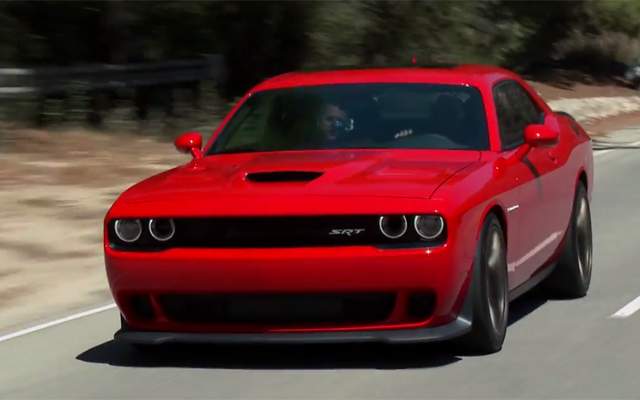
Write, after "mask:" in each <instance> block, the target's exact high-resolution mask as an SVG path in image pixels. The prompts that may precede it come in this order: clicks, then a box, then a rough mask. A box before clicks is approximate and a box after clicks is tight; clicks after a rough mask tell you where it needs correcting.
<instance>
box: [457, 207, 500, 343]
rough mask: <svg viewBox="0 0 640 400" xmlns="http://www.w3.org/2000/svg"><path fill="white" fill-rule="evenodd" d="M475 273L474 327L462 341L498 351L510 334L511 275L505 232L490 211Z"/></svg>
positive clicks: (477, 251) (478, 247) (473, 284)
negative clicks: (508, 268)
mask: <svg viewBox="0 0 640 400" xmlns="http://www.w3.org/2000/svg"><path fill="white" fill-rule="evenodd" d="M473 273H474V277H473V281H472V286H471V287H470V290H471V292H470V294H469V295H471V296H473V322H472V328H471V332H470V333H469V334H467V335H466V336H463V337H462V338H461V342H460V344H461V345H462V347H463V348H464V349H465V350H468V351H472V352H474V353H481V354H491V353H496V352H498V351H500V350H501V349H502V345H503V343H504V340H505V337H506V334H507V322H508V317H509V279H508V278H509V276H508V271H507V246H506V242H505V239H504V232H503V230H502V225H501V224H500V221H499V220H498V217H497V216H496V215H495V214H489V215H488V216H487V218H486V219H485V221H484V223H483V225H482V230H481V233H480V240H478V245H477V249H476V257H475V261H474V271H473Z"/></svg>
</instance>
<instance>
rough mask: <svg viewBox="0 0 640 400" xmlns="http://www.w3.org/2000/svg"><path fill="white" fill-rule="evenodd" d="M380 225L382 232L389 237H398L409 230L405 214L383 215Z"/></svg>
mask: <svg viewBox="0 0 640 400" xmlns="http://www.w3.org/2000/svg"><path fill="white" fill-rule="evenodd" d="M378 225H379V227H380V232H382V234H383V235H385V236H386V237H388V238H389V239H398V238H399V237H400V236H402V235H404V234H405V233H406V232H407V218H406V217H405V216H404V215H390V216H382V217H380V220H379V222H378Z"/></svg>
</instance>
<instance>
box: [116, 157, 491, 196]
mask: <svg viewBox="0 0 640 400" xmlns="http://www.w3.org/2000/svg"><path fill="white" fill-rule="evenodd" d="M479 159H480V152H476V151H455V150H446V151H443V150H349V151H347V150H338V151H326V150H325V151H306V152H281V153H244V154H227V155H215V156H209V157H204V158H201V159H196V160H193V161H192V162H190V163H189V164H186V165H183V166H180V167H177V168H174V169H172V170H169V171H166V172H163V173H161V174H158V175H155V176H153V177H151V178H148V179H146V180H144V181H142V182H140V183H138V184H137V185H134V186H133V187H131V188H130V189H129V190H127V191H126V192H125V193H123V195H122V196H121V200H123V201H126V202H129V203H137V202H149V201H166V200H181V199H183V200H190V199H198V198H216V197H217V198H220V197H233V196H366V197H372V196H373V197H405V198H429V197H431V195H432V194H433V193H434V191H435V190H436V189H437V188H438V187H439V186H440V185H441V184H442V183H443V182H445V181H446V180H447V179H449V178H450V177H452V176H453V175H454V174H456V173H457V172H458V171H461V170H462V169H464V168H465V167H467V166H468V165H470V164H472V163H474V162H477V161H479Z"/></svg>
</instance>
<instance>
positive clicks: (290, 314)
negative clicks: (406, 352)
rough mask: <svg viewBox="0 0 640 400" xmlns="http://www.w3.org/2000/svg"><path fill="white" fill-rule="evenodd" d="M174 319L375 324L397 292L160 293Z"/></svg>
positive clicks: (385, 316) (390, 306)
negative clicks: (283, 293) (284, 293)
mask: <svg viewBox="0 0 640 400" xmlns="http://www.w3.org/2000/svg"><path fill="white" fill-rule="evenodd" d="M158 301H159V303H160V306H161V307H162V309H163V311H164V313H165V315H166V316H167V318H169V319H170V320H171V321H173V322H180V323H197V324H262V325H295V324H336V325H344V324H375V323H379V322H382V321H385V320H386V319H388V318H389V316H390V315H391V313H392V312H393V309H394V306H395V302H396V293H366V294H362V293H355V294H354V293H342V294H336V293H320V294H286V295H282V294H264V295H219V294H215V295H213V294H212V295H208V294H200V295H192V294H165V295H159V296H158Z"/></svg>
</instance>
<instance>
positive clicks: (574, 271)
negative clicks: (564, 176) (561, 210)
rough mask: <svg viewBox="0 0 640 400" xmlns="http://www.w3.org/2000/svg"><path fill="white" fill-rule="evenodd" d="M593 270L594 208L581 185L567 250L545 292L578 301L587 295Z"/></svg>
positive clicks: (575, 199)
mask: <svg viewBox="0 0 640 400" xmlns="http://www.w3.org/2000/svg"><path fill="white" fill-rule="evenodd" d="M592 269H593V237H592V229H591V207H590V204H589V197H588V195H587V188H586V187H585V185H584V184H583V183H582V182H579V183H578V187H577V188H576V194H575V198H574V201H573V212H572V213H571V221H570V222H569V228H568V229H567V234H566V238H565V243H564V248H563V249H562V254H561V255H560V259H559V260H558V264H557V266H556V268H555V270H554V271H553V273H552V274H551V275H550V276H549V277H548V278H547V279H546V280H545V282H544V284H543V287H544V289H545V291H546V292H547V293H548V294H549V295H551V296H553V297H560V298H568V299H577V298H581V297H584V296H586V295H587V292H588V291H589V286H590V285H591V272H592Z"/></svg>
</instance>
